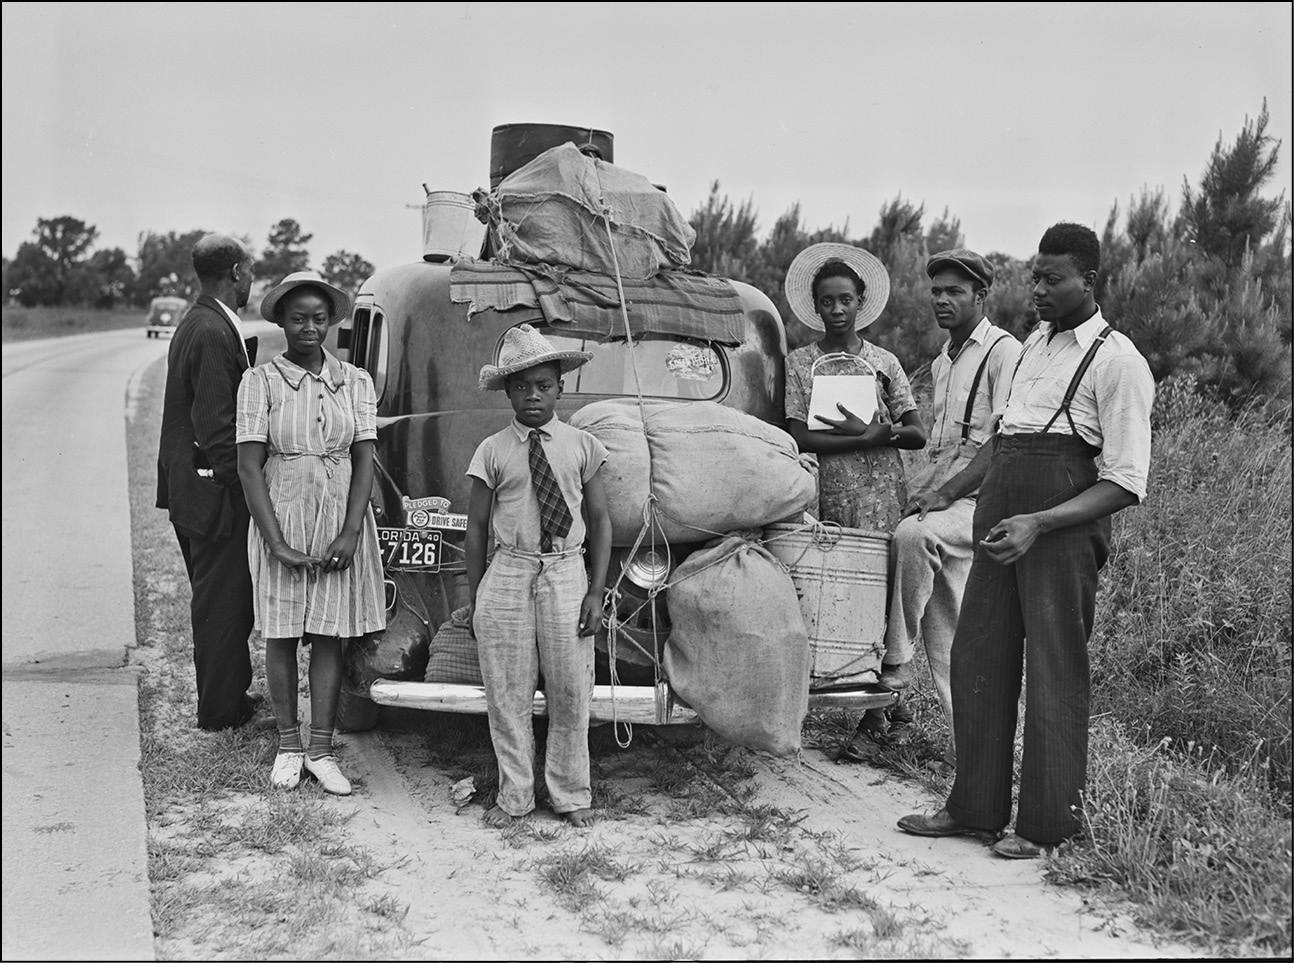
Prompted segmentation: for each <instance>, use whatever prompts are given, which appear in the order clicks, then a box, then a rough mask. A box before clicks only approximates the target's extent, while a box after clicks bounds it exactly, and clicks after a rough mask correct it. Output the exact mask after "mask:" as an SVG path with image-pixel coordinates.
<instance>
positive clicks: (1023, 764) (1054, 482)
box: [899, 223, 1154, 859]
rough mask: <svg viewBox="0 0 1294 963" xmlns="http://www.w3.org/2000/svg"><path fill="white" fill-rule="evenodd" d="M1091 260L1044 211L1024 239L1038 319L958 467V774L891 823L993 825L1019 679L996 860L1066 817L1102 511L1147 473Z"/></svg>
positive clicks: (1102, 555)
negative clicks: (1029, 240) (963, 515)
mask: <svg viewBox="0 0 1294 963" xmlns="http://www.w3.org/2000/svg"><path fill="white" fill-rule="evenodd" d="M1100 260H1101V244H1100V241H1099V240H1098V238H1097V236H1096V234H1095V232H1094V231H1092V230H1091V228H1088V227H1085V226H1083V225H1081V224H1071V223H1060V224H1054V225H1052V226H1051V227H1049V228H1048V229H1047V230H1046V231H1045V232H1044V233H1043V235H1042V238H1041V239H1040V240H1039V242H1038V255H1037V257H1036V258H1035V260H1034V263H1033V268H1032V284H1033V301H1034V307H1035V308H1036V309H1037V311H1038V317H1039V323H1038V325H1037V327H1036V328H1035V329H1034V330H1033V332H1032V333H1031V334H1030V335H1029V337H1028V339H1026V341H1025V343H1024V346H1023V347H1022V348H1021V351H1020V360H1019V362H1018V364H1017V366H1016V370H1015V372H1014V373H1013V375H1012V378H1011V392H1010V394H1009V395H1008V398H1007V404H1006V408H1005V409H1004V410H1003V413H1002V418H1001V420H1000V422H999V424H998V431H997V434H996V435H995V436H994V438H993V441H992V443H991V445H985V446H984V448H982V449H981V451H980V454H979V455H977V456H976V458H975V460H974V462H972V464H971V466H970V467H969V468H968V469H967V471H966V472H965V473H963V474H964V476H965V477H966V478H970V479H972V480H973V479H974V478H975V477H982V478H983V484H982V485H981V486H980V490H979V497H978V500H977V504H976V506H975V523H974V525H975V533H974V539H975V557H974V560H973V561H972V562H971V571H970V575H969V576H968V578H967V581H966V593H965V597H964V601H963V605H962V610H961V615H960V617H959V618H958V621H957V632H956V635H955V637H954V639H953V649H952V670H951V671H952V694H953V710H954V715H953V722H954V725H955V726H956V733H957V778H956V781H955V782H954V783H953V788H952V791H951V792H950V793H949V795H948V799H947V801H946V802H945V803H944V808H943V809H941V810H939V812H937V813H935V814H933V815H923V814H919V813H918V814H913V815H909V816H904V817H903V818H902V819H900V820H899V828H900V829H902V830H903V831H904V832H908V833H912V834H914V835H918V836H974V835H988V834H996V833H999V832H1000V831H1001V830H1003V829H1004V828H1005V827H1006V825H1007V824H1008V823H1009V822H1010V821H1011V810H1012V802H1013V800H1012V782H1013V770H1014V765H1015V732H1016V723H1017V715H1018V711H1019V701H1020V692H1021V688H1022V686H1021V683H1022V676H1023V677H1024V678H1023V682H1024V685H1023V689H1024V693H1025V712H1024V747H1023V754H1022V756H1021V759H1020V789H1019V802H1018V805H1017V806H1016V814H1015V831H1014V832H1012V833H1010V834H1008V835H1006V836H1004V837H1003V838H1001V839H999V840H998V841H997V842H996V843H994V844H993V852H994V853H995V854H996V855H998V856H1004V857H1007V858H1011V859H1032V858H1036V857H1037V856H1039V855H1040V854H1041V853H1042V852H1043V851H1044V850H1046V849H1049V848H1051V847H1053V846H1055V845H1056V844H1057V843H1060V842H1062V841H1064V840H1066V839H1068V838H1069V837H1071V836H1073V835H1074V834H1075V833H1076V832H1078V830H1079V826H1080V820H1079V816H1080V809H1079V807H1080V805H1081V801H1082V792H1083V788H1084V784H1085V781H1086V775H1087V727H1088V715H1089V711H1090V707H1091V672H1090V667H1089V664H1088V654H1087V643H1088V639H1089V638H1090V636H1091V633H1092V624H1093V620H1094V618H1095V613H1096V590H1097V577H1098V574H1099V573H1100V570H1101V567H1102V566H1103V565H1104V564H1105V560H1106V558H1107V556H1108V555H1109V551H1110V527H1111V525H1110V516H1111V515H1113V514H1114V513H1115V512H1117V511H1120V510H1122V509H1124V508H1127V507H1128V506H1130V505H1135V504H1137V503H1138V502H1140V501H1141V499H1142V498H1144V497H1145V494H1146V482H1147V478H1148V475H1149V470H1150V407H1151V403H1152V401H1153V398H1154V379H1153V377H1152V376H1151V374H1150V367H1149V365H1147V364H1146V359H1145V358H1143V357H1142V356H1141V354H1140V353H1139V352H1138V351H1137V348H1136V346H1135V345H1134V344H1133V343H1132V341H1131V340H1129V339H1128V338H1127V337H1126V336H1124V335H1122V334H1119V333H1118V332H1117V331H1114V330H1113V328H1112V327H1111V326H1110V324H1109V323H1108V322H1107V321H1106V320H1105V318H1104V317H1103V316H1102V314H1101V309H1100V307H1099V306H1098V305H1097V303H1096V296H1095V288H1096V278H1097V272H1098V271H1099V269H1100ZM980 469H983V470H985V471H986V472H987V474H984V475H982V476H977V472H978V471H979V470H980ZM954 494H958V493H954Z"/></svg>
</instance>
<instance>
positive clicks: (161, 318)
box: [144, 297, 189, 338]
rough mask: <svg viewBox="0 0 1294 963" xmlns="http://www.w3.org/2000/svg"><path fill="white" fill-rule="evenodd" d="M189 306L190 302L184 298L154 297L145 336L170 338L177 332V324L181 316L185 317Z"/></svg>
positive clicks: (149, 307) (149, 310)
mask: <svg viewBox="0 0 1294 963" xmlns="http://www.w3.org/2000/svg"><path fill="white" fill-rule="evenodd" d="M188 307H189V302H188V301H186V300H185V299H184V298H173V297H160V298H153V300H152V301H150V302H149V304H148V327H147V328H145V329H144V335H145V337H149V338H161V337H163V336H165V337H168V338H169V337H170V336H171V335H172V334H173V333H174V332H175V326H176V325H177V324H179V323H180V318H182V317H184V312H185V311H187V310H188Z"/></svg>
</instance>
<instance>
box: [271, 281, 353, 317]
mask: <svg viewBox="0 0 1294 963" xmlns="http://www.w3.org/2000/svg"><path fill="white" fill-rule="evenodd" d="M307 284H309V285H312V286H314V287H317V288H318V289H319V290H320V291H322V292H323V293H324V294H325V295H326V296H327V298H328V301H329V303H330V304H331V306H332V310H331V311H330V312H329V313H328V324H329V325H334V324H336V323H337V322H338V321H340V320H341V319H342V318H344V317H346V316H347V315H348V314H350V307H351V301H350V295H349V294H347V293H346V292H345V291H343V290H342V289H341V288H339V287H337V285H335V284H329V283H328V282H327V281H325V280H324V279H323V278H321V277H320V276H319V275H318V274H316V273H315V272H314V271H293V272H292V273H291V274H289V275H288V276H287V277H285V278H284V279H283V280H282V281H280V282H279V283H278V284H276V285H274V287H272V288H270V290H269V293H268V294H266V295H265V297H263V298H261V317H262V318H264V319H265V320H266V321H273V320H274V309H275V307H277V306H278V303H279V301H281V300H282V299H283V298H284V297H286V296H287V295H289V294H291V293H292V292H293V291H295V290H296V289H297V288H299V287H303V286H305V285H307Z"/></svg>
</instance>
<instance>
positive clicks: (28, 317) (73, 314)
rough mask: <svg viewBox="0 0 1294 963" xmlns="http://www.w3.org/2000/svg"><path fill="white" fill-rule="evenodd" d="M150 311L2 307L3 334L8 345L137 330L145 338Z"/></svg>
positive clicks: (42, 306)
mask: <svg viewBox="0 0 1294 963" xmlns="http://www.w3.org/2000/svg"><path fill="white" fill-rule="evenodd" d="M147 316H148V309H147V308H136V307H124V308H82V307H75V306H67V307H59V306H49V305H41V306H37V307H31V308H24V307H23V306H22V305H20V304H6V305H3V306H2V307H0V330H2V331H3V335H2V337H3V339H4V340H5V341H28V340H31V339H34V338H60V337H65V336H67V335H69V334H91V333H94V332H97V331H119V330H121V329H123V328H138V329H139V336H140V337H141V338H143V337H144V336H145V335H144V328H146V327H147V326H148V317H147Z"/></svg>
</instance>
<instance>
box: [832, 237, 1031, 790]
mask: <svg viewBox="0 0 1294 963" xmlns="http://www.w3.org/2000/svg"><path fill="white" fill-rule="evenodd" d="M993 274H994V271H993V263H992V262H991V261H989V260H988V259H987V258H985V257H983V256H982V255H979V254H976V253H975V252H974V251H969V250H966V249H965V248H956V249H954V250H950V251H941V252H940V253H938V254H936V255H934V256H933V257H931V258H930V259H929V260H928V261H927V262H926V275H927V276H928V277H929V278H930V306H931V308H932V310H933V311H934V315H935V323H936V324H938V325H939V327H940V328H942V329H943V330H945V331H947V332H948V342H947V343H946V344H945V345H944V348H943V350H942V351H940V352H939V355H938V356H937V357H936V358H935V360H934V361H933V363H932V364H931V366H930V372H931V375H932V377H933V380H934V398H933V403H932V406H931V417H932V420H933V425H932V427H931V429H930V440H929V442H928V443H927V445H926V447H925V449H924V450H923V451H921V452H916V453H914V454H916V455H918V456H919V457H920V458H921V459H922V460H923V461H924V462H925V464H924V465H923V466H922V468H921V469H920V470H918V471H917V472H915V473H914V474H913V475H912V477H910V478H909V479H908V506H907V512H908V514H907V517H905V518H904V519H903V521H901V522H900V523H899V525H898V528H897V529H895V532H894V538H893V540H892V541H891V542H890V571H891V572H892V573H893V577H894V585H893V591H892V592H891V596H890V610H889V619H888V622H887V624H886V628H885V651H886V653H887V659H895V661H899V662H901V663H902V665H901V666H898V667H897V668H901V669H904V670H906V669H907V668H908V667H909V666H911V664H912V663H911V661H910V660H911V658H912V653H913V650H914V647H915V643H916V639H917V637H918V635H919V636H920V637H921V639H922V641H923V642H924V644H925V649H926V659H927V661H928V662H929V663H930V674H931V677H932V678H933V680H934V685H935V691H936V693H937V694H938V696H939V704H940V706H941V707H942V708H943V711H944V719H945V720H946V721H947V723H948V729H949V731H950V732H951V731H952V728H953V714H952V687H951V683H950V681H949V654H950V653H951V651H952V644H953V632H954V630H955V629H956V628H957V612H958V610H959V609H960V608H961V601H962V590H963V589H964V588H965V585H966V577H967V575H969V574H970V566H971V556H972V555H973V554H974V543H973V542H972V541H971V523H972V521H973V519H974V516H975V488H974V487H971V488H970V489H969V490H967V491H964V492H963V493H961V494H959V495H954V494H952V492H958V491H960V489H961V487H962V486H961V485H960V484H959V481H958V479H957V478H956V476H957V475H958V474H959V473H960V472H962V471H964V470H965V469H966V468H967V467H968V466H969V465H970V463H971V461H972V459H973V458H974V456H975V453H976V452H977V451H978V450H979V449H980V448H981V447H982V446H983V445H984V443H985V442H986V441H988V440H989V438H990V437H991V434H992V423H993V417H994V415H997V414H1000V413H1001V412H1002V409H1003V407H1004V406H1005V405H1006V396H1007V392H1008V391H1009V390H1010V388H1011V372H1012V371H1013V370H1015V363H1016V359H1017V358H1018V357H1019V355H1020V342H1019V341H1017V340H1016V339H1015V338H1014V337H1012V336H1011V334H1010V333H1009V332H1007V331H1004V330H1003V329H1002V328H999V327H998V326H997V325H995V324H993V323H992V322H991V321H989V319H988V318H987V317H986V316H985V313H984V302H985V300H986V299H987V297H988V291H989V288H990V287H991V286H992V284H993ZM904 656H906V658H904ZM886 668H887V669H889V668H890V667H889V666H887V667H886ZM890 675H891V677H890V678H886V677H885V676H882V678H881V682H882V683H883V684H888V685H890V686H891V687H893V688H906V687H907V686H908V685H910V684H911V681H912V680H911V678H910V674H909V673H908V672H906V671H905V672H903V673H901V674H900V673H890ZM896 708H897V707H896ZM910 716H911V713H910V712H905V711H903V709H898V711H894V712H891V715H890V736H891V737H896V736H897V734H898V732H896V730H897V731H901V730H902V727H903V723H904V722H905V721H906V719H907V718H910ZM878 721H880V720H879V719H878V718H877V716H876V715H869V716H867V717H865V718H864V720H863V725H864V726H866V725H868V724H871V725H872V726H876V724H877V722H878ZM863 735H870V736H873V737H875V736H876V735H877V733H874V732H873V733H868V732H867V731H864V732H863ZM855 738H857V737H855ZM856 754H857V750H855V751H854V752H848V751H847V753H846V755H849V756H850V757H853V758H856V757H857V755H856ZM955 758H956V754H955V750H954V744H950V745H949V746H948V748H947V751H946V752H945V754H944V759H945V761H946V762H947V763H948V764H949V765H950V766H951V765H953V764H954V760H955Z"/></svg>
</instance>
